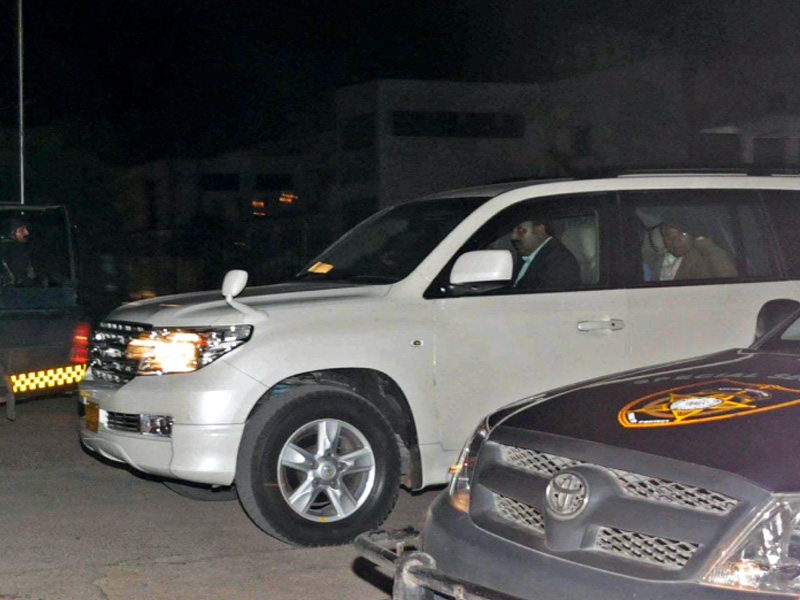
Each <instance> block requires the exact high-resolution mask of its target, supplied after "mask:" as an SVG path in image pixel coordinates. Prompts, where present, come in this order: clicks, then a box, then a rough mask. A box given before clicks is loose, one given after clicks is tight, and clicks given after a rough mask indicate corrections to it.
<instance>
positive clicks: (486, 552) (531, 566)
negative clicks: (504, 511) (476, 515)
mask: <svg viewBox="0 0 800 600" xmlns="http://www.w3.org/2000/svg"><path fill="white" fill-rule="evenodd" d="M423 535H424V548H423V549H424V551H425V552H426V553H427V554H428V555H429V556H431V557H432V559H433V560H434V561H435V564H436V565H437V567H438V569H439V570H440V571H441V572H443V573H446V574H447V577H449V578H450V579H452V580H456V581H458V580H460V579H464V580H466V579H469V580H470V581H472V582H476V583H478V582H479V585H480V586H484V587H483V589H489V590H493V592H492V593H494V594H495V595H493V596H485V597H486V598H503V599H508V598H513V597H517V598H521V599H524V600H563V599H564V598H593V599H595V600H618V599H619V598H647V600H751V599H752V600H755V599H759V600H765V599H767V598H769V599H774V598H790V597H791V596H785V595H780V594H767V593H759V592H753V591H748V590H737V589H731V588H721V587H712V586H708V585H702V584H700V583H698V582H697V581H693V580H679V581H674V580H673V581H663V580H651V579H644V578H637V577H631V576H626V575H623V574H621V573H617V572H611V571H606V570H602V569H598V568H594V567H590V566H587V565H583V564H580V563H576V562H573V561H571V560H567V559H566V558H565V557H560V556H557V555H556V554H555V553H554V554H545V553H542V552H539V551H536V550H534V549H532V548H529V547H527V546H523V545H521V544H517V543H514V542H512V541H509V540H507V539H504V538H502V537H500V536H498V535H495V534H493V533H489V532H488V531H486V530H483V529H481V528H479V527H477V526H476V525H475V523H474V522H473V521H472V519H471V518H470V517H469V515H467V514H465V513H463V512H460V511H458V510H455V509H454V508H453V507H452V506H451V505H450V503H449V502H448V499H447V494H446V493H443V494H440V495H439V496H438V497H437V498H436V500H435V501H434V502H433V504H432V505H431V507H430V508H429V509H428V518H427V521H426V523H425V528H424V533H423ZM498 593H499V594H500V595H497V594H498ZM456 597H458V596H456ZM480 597H481V596H478V598H480Z"/></svg>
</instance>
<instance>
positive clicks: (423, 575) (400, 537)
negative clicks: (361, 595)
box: [355, 529, 520, 600]
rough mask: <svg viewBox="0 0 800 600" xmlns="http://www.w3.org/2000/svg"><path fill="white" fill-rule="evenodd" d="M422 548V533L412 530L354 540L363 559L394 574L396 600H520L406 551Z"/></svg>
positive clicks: (412, 551) (362, 536) (364, 535)
mask: <svg viewBox="0 0 800 600" xmlns="http://www.w3.org/2000/svg"><path fill="white" fill-rule="evenodd" d="M419 546H420V536H419V532H418V531H415V530H413V529H403V530H399V531H375V532H368V533H362V534H361V535H360V536H358V538H356V541H355V547H356V550H358V553H359V554H360V555H361V556H363V557H364V558H366V559H367V560H370V561H372V562H373V563H375V564H377V565H379V566H381V567H383V568H385V569H387V570H388V571H391V572H393V573H394V590H393V594H392V596H393V598H395V599H397V600H434V598H435V594H444V595H445V596H452V597H454V598H458V599H459V600H520V599H519V598H517V597H516V596H509V595H508V594H504V593H502V592H498V591H496V590H492V589H489V588H485V587H483V586H480V585H477V584H474V583H470V582H469V581H465V580H463V579H458V578H456V577H451V576H449V575H447V574H446V573H443V572H442V571H440V570H438V569H437V568H436V561H435V560H434V559H433V557H432V556H431V555H430V554H427V553H425V552H421V551H418V550H411V551H406V549H407V548H418V547H419Z"/></svg>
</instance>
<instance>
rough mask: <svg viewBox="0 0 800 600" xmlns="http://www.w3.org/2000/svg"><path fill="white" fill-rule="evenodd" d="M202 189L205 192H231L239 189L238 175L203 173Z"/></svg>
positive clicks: (201, 178)
mask: <svg viewBox="0 0 800 600" xmlns="http://www.w3.org/2000/svg"><path fill="white" fill-rule="evenodd" d="M200 187H201V189H202V190H203V191H204V192H231V191H237V190H238V189H239V174H238V173H203V174H202V175H201V176H200Z"/></svg>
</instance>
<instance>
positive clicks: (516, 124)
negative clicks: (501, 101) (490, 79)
mask: <svg viewBox="0 0 800 600" xmlns="http://www.w3.org/2000/svg"><path fill="white" fill-rule="evenodd" d="M392 131H393V133H394V135H396V136H401V137H470V138H521V137H524V135H525V117H524V116H523V115H521V114H517V113H465V112H411V111H397V112H395V113H393V114H392Z"/></svg>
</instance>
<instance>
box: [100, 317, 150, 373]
mask: <svg viewBox="0 0 800 600" xmlns="http://www.w3.org/2000/svg"><path fill="white" fill-rule="evenodd" d="M148 329H149V326H148V325H142V324H138V323H123V322H114V321H106V322H103V323H100V326H99V327H98V328H97V329H96V330H95V332H94V335H93V336H92V345H91V350H90V352H91V354H90V356H91V363H90V366H91V369H92V375H93V376H94V377H95V378H96V379H100V380H103V381H108V382H111V383H118V384H124V383H127V382H129V381H130V380H131V379H133V378H134V377H136V370H137V368H138V365H137V364H136V361H135V360H130V359H127V358H125V350H126V348H127V346H128V342H130V341H131V339H133V338H135V337H138V336H139V335H140V334H141V333H142V332H144V331H147V330H148Z"/></svg>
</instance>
